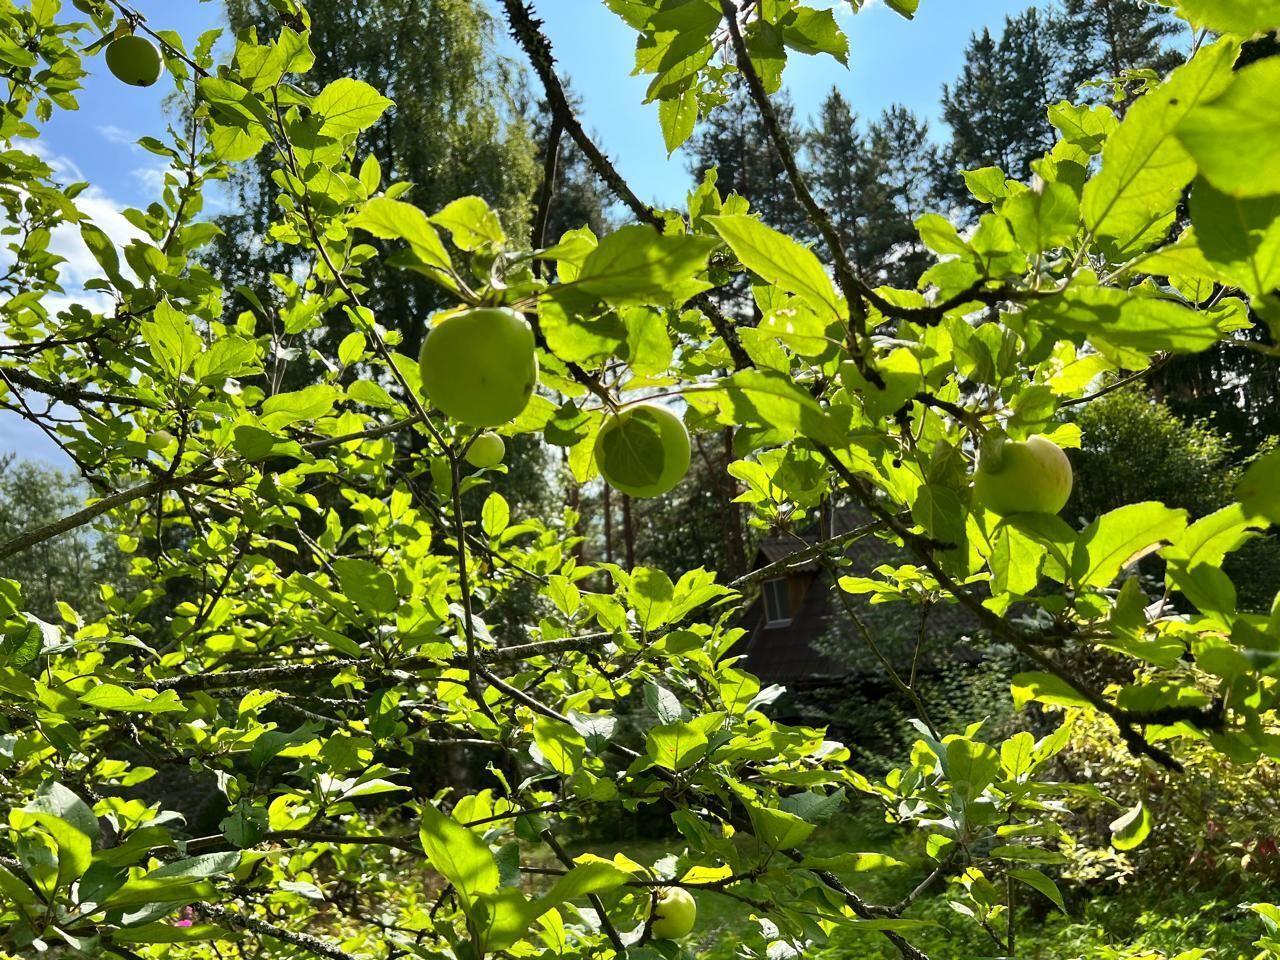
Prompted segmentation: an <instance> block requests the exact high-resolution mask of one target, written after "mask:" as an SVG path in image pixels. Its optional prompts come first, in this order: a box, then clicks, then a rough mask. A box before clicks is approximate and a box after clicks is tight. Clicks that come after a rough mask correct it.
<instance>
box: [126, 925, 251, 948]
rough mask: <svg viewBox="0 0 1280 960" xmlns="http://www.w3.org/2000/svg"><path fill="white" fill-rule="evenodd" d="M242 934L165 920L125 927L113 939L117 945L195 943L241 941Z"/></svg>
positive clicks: (214, 927) (212, 926)
mask: <svg viewBox="0 0 1280 960" xmlns="http://www.w3.org/2000/svg"><path fill="white" fill-rule="evenodd" d="M243 936H244V934H242V933H234V932H232V931H230V930H226V929H224V928H222V927H219V926H217V925H215V924H212V923H193V924H191V926H189V927H179V926H177V925H175V924H173V923H169V922H166V921H163V920H155V921H153V922H151V923H144V924H140V925H139V926H136V927H124V928H123V929H120V930H116V931H113V932H112V934H111V939H112V940H114V941H115V942H116V943H195V942H197V941H202V940H239V939H241V938H242V937H243Z"/></svg>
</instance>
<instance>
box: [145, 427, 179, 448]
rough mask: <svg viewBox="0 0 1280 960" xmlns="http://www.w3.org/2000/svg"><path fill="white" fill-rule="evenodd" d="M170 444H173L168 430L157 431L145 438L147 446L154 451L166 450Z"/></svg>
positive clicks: (171, 435)
mask: <svg viewBox="0 0 1280 960" xmlns="http://www.w3.org/2000/svg"><path fill="white" fill-rule="evenodd" d="M171 443H173V434H172V433H170V432H169V431H168V430H157V431H156V432H155V433H153V434H151V436H150V437H148V438H147V445H148V446H150V447H151V449H152V450H156V451H163V450H165V449H167V448H168V446H169V444H171Z"/></svg>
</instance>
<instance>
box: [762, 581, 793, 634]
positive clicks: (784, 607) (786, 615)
mask: <svg viewBox="0 0 1280 960" xmlns="http://www.w3.org/2000/svg"><path fill="white" fill-rule="evenodd" d="M763 590H764V625H765V626H766V627H785V626H786V625H787V624H788V623H790V622H791V596H790V590H789V588H788V585H787V581H786V580H785V579H779V580H766V581H765V582H764V587H763Z"/></svg>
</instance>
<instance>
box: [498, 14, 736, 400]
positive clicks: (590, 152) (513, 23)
mask: <svg viewBox="0 0 1280 960" xmlns="http://www.w3.org/2000/svg"><path fill="white" fill-rule="evenodd" d="M502 3H503V7H504V8H505V10H506V14H507V24H508V26H509V27H510V28H511V35H512V36H513V37H515V39H516V41H517V42H518V43H519V44H520V46H521V47H522V48H523V49H524V52H525V54H526V55H527V56H528V57H529V61H530V62H531V63H532V64H533V68H534V70H535V71H536V72H537V74H538V78H539V79H540V80H541V81H542V86H543V89H544V90H545V91H546V97H547V104H548V106H549V107H550V108H551V119H552V124H553V126H552V131H553V133H554V132H555V131H556V128H557V127H559V128H562V129H563V130H565V131H567V132H568V134H569V136H570V137H571V138H572V140H573V142H574V143H575V144H577V146H578V149H579V150H581V151H582V153H583V155H584V156H585V157H586V158H587V163H589V164H590V165H591V169H592V170H594V171H595V173H596V176H597V177H599V178H600V180H601V181H603V183H604V184H605V186H607V187H608V188H609V189H610V190H611V191H612V192H613V194H614V195H615V196H616V197H617V198H618V199H619V200H621V201H622V202H623V203H624V204H626V206H627V207H628V208H629V209H630V210H631V212H632V213H633V214H634V215H635V217H636V219H638V220H639V221H640V222H642V223H647V224H649V225H650V226H652V227H655V228H656V229H658V230H662V229H663V227H664V223H663V220H662V217H661V216H660V215H659V213H658V211H657V210H655V209H654V208H653V207H651V206H649V205H648V204H647V203H645V202H644V201H643V200H641V199H640V198H639V197H638V196H636V193H635V191H634V190H632V189H631V187H630V185H628V183H627V181H626V180H625V179H623V177H622V174H620V173H619V172H618V170H617V168H616V167H614V165H613V164H612V163H611V162H610V160H609V158H608V157H606V156H605V155H604V153H603V152H602V151H601V150H600V148H599V147H597V146H596V145H595V143H594V141H592V139H591V137H589V136H588V135H587V132H586V130H585V129H583V126H582V122H581V121H580V120H579V119H578V117H577V114H575V113H574V111H573V106H572V104H570V103H569V98H568V97H567V96H565V92H564V86H563V85H562V84H561V83H560V78H559V77H558V76H557V75H556V70H555V62H556V61H555V56H554V54H553V53H552V52H551V42H550V41H549V40H548V39H547V37H546V35H545V34H544V33H543V32H542V21H540V20H538V19H536V18H535V17H534V15H533V10H532V7H531V6H529V5H527V4H525V3H524V2H523V0H502ZM552 142H553V143H554V142H555V141H554V139H553V141H552ZM548 169H550V167H548ZM544 199H545V200H546V201H547V202H549V200H550V197H549V196H546V197H545V198H544ZM539 213H540V215H543V214H544V213H545V211H544V210H543V209H542V205H541V204H540V205H539ZM693 303H694V305H695V306H697V307H698V309H700V310H701V311H702V312H703V313H704V314H706V316H707V318H708V319H709V320H710V321H711V326H712V327H713V328H714V329H715V331H716V334H717V335H718V336H719V337H720V338H721V339H722V340H723V341H724V342H725V346H726V347H727V348H728V350H729V353H730V355H731V356H732V357H733V362H734V364H735V365H736V366H738V367H739V368H743V367H748V366H750V365H751V359H750V357H749V356H748V355H747V352H746V350H744V349H743V347H742V343H741V341H740V340H739V339H738V334H737V332H736V331H735V330H734V329H733V324H732V323H730V322H729V319H728V318H727V317H726V316H725V315H724V312H723V311H722V310H721V309H720V308H719V307H718V306H716V304H715V302H714V301H713V300H712V299H711V298H710V297H708V296H707V295H706V294H699V295H698V296H696V297H694V298H693ZM570 369H571V370H572V365H571V366H570ZM575 376H576V375H575ZM578 379H579V380H581V378H578ZM587 386H590V384H587Z"/></svg>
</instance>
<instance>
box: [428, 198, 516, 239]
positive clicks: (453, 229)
mask: <svg viewBox="0 0 1280 960" xmlns="http://www.w3.org/2000/svg"><path fill="white" fill-rule="evenodd" d="M431 222H432V223H434V224H436V225H437V226H441V227H444V228H445V229H446V230H448V231H449V233H450V235H451V236H452V237H453V244H454V246H456V247H457V248H458V249H459V250H467V251H471V250H479V249H480V248H481V247H483V246H485V245H486V244H499V245H500V244H503V243H506V241H507V235H506V233H505V232H504V231H503V229H502V221H501V220H499V219H498V215H497V214H496V213H494V212H493V210H491V209H490V208H489V204H487V203H485V202H484V200H482V199H481V198H480V197H459V198H458V199H457V200H454V201H453V202H452V203H450V204H448V205H447V206H446V207H445V208H444V209H443V210H441V211H440V212H439V213H437V214H436V215H435V216H433V217H432V218H431Z"/></svg>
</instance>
